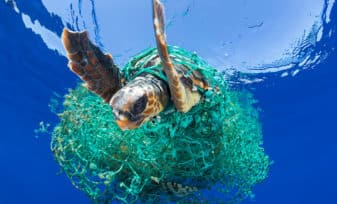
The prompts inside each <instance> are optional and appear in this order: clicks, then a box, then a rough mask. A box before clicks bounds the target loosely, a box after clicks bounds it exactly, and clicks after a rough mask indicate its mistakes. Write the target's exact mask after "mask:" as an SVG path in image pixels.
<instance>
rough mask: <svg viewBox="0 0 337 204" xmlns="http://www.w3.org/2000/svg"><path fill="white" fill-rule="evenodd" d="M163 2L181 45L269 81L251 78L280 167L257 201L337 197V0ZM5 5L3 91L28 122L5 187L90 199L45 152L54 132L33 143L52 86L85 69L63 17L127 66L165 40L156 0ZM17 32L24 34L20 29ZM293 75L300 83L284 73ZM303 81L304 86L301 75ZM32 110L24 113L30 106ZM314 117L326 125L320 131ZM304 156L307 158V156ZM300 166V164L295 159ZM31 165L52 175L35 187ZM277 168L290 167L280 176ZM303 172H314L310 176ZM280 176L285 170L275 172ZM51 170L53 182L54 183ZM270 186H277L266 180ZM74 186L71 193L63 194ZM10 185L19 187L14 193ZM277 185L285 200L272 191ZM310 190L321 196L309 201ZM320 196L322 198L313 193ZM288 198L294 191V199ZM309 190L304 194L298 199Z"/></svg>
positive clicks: (12, 117)
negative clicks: (64, 40)
mask: <svg viewBox="0 0 337 204" xmlns="http://www.w3.org/2000/svg"><path fill="white" fill-rule="evenodd" d="M163 2H164V3H165V6H166V10H167V12H166V15H167V19H166V21H167V24H168V25H167V36H168V41H169V43H170V44H172V45H178V46H181V47H184V48H185V49H188V50H190V51H196V52H197V53H198V54H199V55H200V56H201V57H203V58H204V59H205V60H206V61H208V62H209V63H210V64H211V65H213V66H214V67H216V68H217V69H219V70H221V71H223V72H224V74H225V75H226V76H228V77H229V80H230V81H231V82H232V83H237V84H249V83H256V84H257V85H256V84H255V85H254V86H253V85H252V86H251V87H249V86H248V88H257V89H258V90H260V91H257V93H256V96H257V98H258V99H260V106H261V108H262V110H263V112H262V121H263V124H264V127H265V130H264V135H265V138H266V148H267V151H268V152H270V155H271V157H272V158H273V160H275V162H276V164H275V169H274V171H273V169H272V171H271V176H270V177H271V178H270V180H269V179H267V181H266V184H261V187H259V188H258V189H257V193H256V194H257V198H256V203H271V201H272V202H273V203H282V202H283V203H284V202H287V203H304V202H305V203H310V201H312V203H317V202H318V201H319V198H321V199H322V201H320V202H321V203H336V202H337V200H336V197H332V195H336V194H337V191H336V187H335V185H331V186H329V185H328V184H329V183H330V182H329V180H331V182H333V183H335V182H334V181H337V178H336V176H335V175H334V174H333V173H331V172H333V170H337V168H336V166H335V165H332V164H333V163H336V161H337V158H336V156H335V155H336V154H337V153H336V151H335V150H332V149H336V148H337V147H336V145H335V144H336V141H334V140H333V139H331V138H333V137H336V136H337V133H336V131H335V130H333V129H332V128H331V127H332V126H333V125H332V124H337V121H336V119H335V117H334V115H335V114H336V109H335V108H334V106H333V105H332V104H334V103H333V102H334V101H336V97H335V93H336V92H335V91H336V88H335V86H336V83H335V82H334V81H337V80H336V76H337V75H336V71H333V70H335V69H336V67H337V65H336V60H335V61H334V58H335V57H336V54H335V49H336V46H337V44H336V38H337V37H336V5H335V1H334V0H325V1H324V0H297V1H293V0H284V1H268V0H256V1H249V0H237V1H234V0H232V1H221V0H213V1H206V0H204V1H197V0H186V1H181V0H166V1H163ZM1 4H2V5H1V10H2V11H3V12H2V13H0V16H1V21H0V22H1V24H2V25H1V27H0V28H1V29H0V37H1V41H2V42H3V45H4V46H3V47H2V50H1V55H2V58H0V59H1V60H2V61H1V63H2V64H3V65H4V66H2V67H1V69H2V70H6V69H10V71H4V72H3V74H2V75H1V76H0V79H1V84H2V87H6V88H3V91H2V93H3V94H2V96H1V97H0V99H1V104H2V107H4V116H6V117H7V119H6V121H15V124H17V127H21V129H20V128H19V129H18V130H16V131H17V132H16V133H12V132H11V133H10V131H9V130H8V132H6V131H5V132H4V137H5V136H6V135H7V137H9V136H8V135H9V134H12V135H13V137H14V136H16V137H17V138H15V137H14V138H12V137H11V138H10V139H8V140H6V141H4V142H3V143H2V144H3V145H9V147H11V148H9V147H8V149H7V148H6V147H7V146H6V147H5V146H4V147H3V148H2V149H3V151H4V150H6V154H2V155H1V156H3V161H4V162H3V163H2V165H3V166H1V167H2V169H1V170H0V172H1V174H3V175H2V176H4V179H5V178H6V179H7V180H6V179H5V182H4V183H5V184H6V185H7V187H6V188H5V187H4V189H6V191H5V190H4V191H3V192H4V195H8V196H2V197H1V198H0V203H18V201H19V198H15V196H13V195H17V196H18V197H20V194H21V195H22V196H23V197H24V198H26V199H27V200H28V203H29V202H35V203H46V202H49V203H52V202H54V201H55V200H58V199H56V198H55V199H53V198H52V197H51V192H52V191H53V190H46V191H47V195H48V196H47V197H48V198H47V197H45V198H44V197H43V186H46V188H50V186H57V190H55V191H56V192H57V194H59V195H60V196H61V197H60V198H59V199H60V200H59V201H62V202H64V203H78V202H87V203H89V201H88V200H86V198H85V197H84V195H82V194H81V193H78V192H77V191H76V190H74V189H73V188H72V187H71V185H70V184H69V183H68V181H67V180H66V179H65V178H63V177H62V178H61V179H60V178H59V177H55V178H54V177H52V176H53V175H55V173H56V172H57V165H56V164H55V162H54V161H53V160H52V157H51V156H50V155H48V156H44V155H41V154H46V152H48V148H49V147H47V145H48V141H47V140H48V139H46V140H45V143H44V142H43V141H42V142H40V143H39V145H36V144H35V143H34V146H32V145H31V144H30V143H29V142H30V140H33V136H31V137H30V134H32V132H33V129H34V128H36V127H37V125H38V121H39V120H44V119H45V118H47V117H48V118H52V116H50V114H49V113H48V107H47V104H48V100H49V98H50V97H51V95H52V93H53V92H57V93H59V94H63V93H64V92H65V91H66V89H67V88H69V87H72V86H74V84H75V83H76V80H75V77H73V76H72V74H71V73H70V72H69V73H68V70H67V68H66V60H65V57H64V56H65V52H64V49H63V46H62V44H61V41H60V34H61V31H62V29H63V27H69V28H72V29H74V30H83V29H86V30H88V31H89V33H90V37H91V39H92V40H93V41H95V42H96V43H97V44H98V45H100V46H101V47H102V48H103V49H104V50H105V51H108V52H111V53H112V54H113V56H114V58H115V61H116V62H117V64H119V65H123V64H124V63H125V62H126V61H127V60H128V59H129V58H130V57H132V56H134V55H135V54H137V53H138V52H140V51H141V50H143V49H144V48H147V47H153V46H154V45H155V42H154V38H153V29H152V19H151V15H152V14H151V12H150V11H151V4H150V1H145V0H144V1H140V0H130V1H103V0H97V1H94V0H58V1H54V0H42V1H41V2H40V0H35V1H24V0H22V1H17V2H15V1H11V0H3V1H2V2H1ZM9 31H10V32H13V33H8V32H9ZM22 35H27V36H28V35H29V37H27V38H25V36H22ZM31 36H33V37H31ZM31 38H33V39H31ZM7 41H8V42H12V41H13V42H14V44H15V45H16V47H6V42H7ZM30 41H32V42H34V43H36V42H39V43H40V44H38V45H36V47H35V45H31V44H29V43H30ZM10 45H13V43H12V44H11V43H10ZM21 46H22V47H21ZM43 46H44V47H43ZM46 48H48V49H46ZM9 50H10V51H9ZM11 53H18V54H17V55H15V54H11ZM37 58H39V59H37ZM20 61H21V62H22V63H20ZM20 65H22V66H20ZM319 69H322V70H319ZM323 69H325V70H323ZM328 70H330V71H328ZM331 70H332V71H331ZM301 75H303V76H301ZM333 76H334V77H333ZM329 77H330V78H329ZM331 77H332V78H331ZM287 78H288V81H282V79H283V80H286V79H287ZM301 83H303V86H301V85H299V84H301ZM275 84H276V85H275ZM273 86H274V87H273ZM32 87H33V88H34V89H32ZM266 87H272V88H270V89H268V88H266ZM296 87H297V88H296ZM298 87H301V88H298ZM9 90H12V91H9ZM288 92H290V93H288ZM277 94H279V95H277ZM296 96H297V97H296ZM21 108H22V111H21V112H19V111H18V110H21ZM294 113H296V114H298V115H299V116H298V118H296V116H293V114H294ZM296 114H295V115H296ZM18 115H22V116H20V117H18ZM314 119H316V120H317V121H316V120H314ZM28 120H29V121H28ZM54 120H55V118H54ZM4 121H5V119H4ZM271 121H273V122H271ZM13 123H14V122H13ZM3 124H5V125H6V124H7V123H6V122H4V123H3ZM22 125H25V126H24V127H25V128H23V126H22ZM8 127H9V126H8ZM13 127H16V126H15V125H14V126H13ZM309 127H311V128H315V127H317V129H314V130H310V128H309ZM329 128H331V129H329ZM12 129H13V128H12ZM285 129H286V130H285ZM21 130H22V131H21ZM24 130H26V131H24ZM29 131H31V133H29ZM275 132H278V133H275ZM310 133H312V134H310ZM24 134H27V135H24ZM278 135H279V137H278ZM328 135H329V136H330V137H328ZM20 137H25V139H22V138H21V139H20ZM20 141H26V142H27V141H29V142H28V143H24V142H22V144H21V145H22V147H21V148H20V149H15V148H12V146H13V147H14V146H16V147H20V146H18V145H16V142H20ZM310 142H312V143H310ZM319 142H326V143H322V144H320V143H319ZM315 143H318V144H317V145H318V146H316V145H314V144H315ZM41 145H45V147H44V148H43V150H38V149H34V148H38V147H41ZM288 145H289V146H288ZM303 145H304V146H305V145H307V147H308V148H307V149H306V148H304V149H303V150H301V151H296V148H297V147H298V148H300V147H302V148H303ZM268 148H269V149H268ZM292 148H294V149H292ZM315 148H317V149H315ZM31 149H34V154H33V155H34V159H32V160H30V159H26V160H25V161H24V162H22V166H18V167H16V169H21V170H20V171H19V170H15V171H11V170H10V169H9V166H10V165H12V163H15V162H14V161H15V159H11V158H12V157H11V155H9V153H8V152H10V151H14V150H15V151H14V152H15V153H17V156H13V158H16V159H17V158H22V157H24V156H25V153H26V151H31ZM24 150H26V151H24ZM35 151H36V152H35ZM4 152H5V151H4ZM35 153H36V154H35ZM40 153H41V154H40ZM37 155H38V156H37ZM323 155H324V156H325V157H324V156H323ZM40 157H42V158H43V159H41V158H40ZM294 158H295V159H294ZM36 159H38V160H36ZM282 159H284V160H282ZM291 159H294V160H291ZM47 160H48V162H47ZM285 160H287V162H288V163H286V162H285ZM311 160H312V161H313V163H315V164H316V165H318V166H319V165H321V168H319V167H317V168H316V169H313V167H312V166H311V165H315V164H313V163H312V162H311ZM6 161H7V163H6ZM298 163H299V164H302V163H303V165H302V166H301V165H300V166H298ZM37 164H39V166H36V165H37ZM278 164H280V165H279V166H278ZM282 164H284V165H282ZM30 165H32V166H34V165H35V167H36V168H34V169H30V168H28V169H27V171H26V173H25V167H28V166H30ZM48 165H51V166H52V167H51V169H48V168H47V167H46V166H48ZM294 166H296V167H298V168H297V169H294V168H292V167H294ZM41 168H42V169H43V171H41ZM306 171H308V172H309V173H308V172H306ZM285 172H287V173H289V174H290V173H294V174H296V175H297V176H298V177H296V176H294V175H293V176H291V175H289V177H291V178H293V179H289V180H287V178H288V177H287V175H285ZM303 172H304V173H303ZM305 172H306V173H307V174H306V173H305ZM324 172H325V173H324ZM45 173H48V174H46V175H45ZM6 175H7V176H6ZM30 175H33V176H32V178H35V179H36V178H38V175H42V178H44V179H43V181H39V182H38V183H39V184H41V186H40V187H35V188H36V189H35V188H33V189H30V186H31V183H32V182H34V180H33V179H31V180H29V178H26V177H29V176H30ZM277 175H282V176H283V177H280V178H278V177H277ZM300 175H307V177H304V178H302V177H300ZM9 176H11V177H13V182H10V180H8V179H9ZM275 177H276V178H278V179H279V180H277V179H276V181H275V180H273V178H275ZM294 177H296V178H298V179H296V178H294ZM309 177H310V178H309ZM1 178H3V177H1ZM23 178H24V179H23ZM320 178H322V179H323V180H324V179H325V180H326V181H327V182H323V181H322V180H321V179H320ZM22 179H23V180H22ZM25 179H26V180H25ZM48 179H51V181H50V182H48V181H47V180H48ZM20 182H23V183H20ZM56 182H60V183H56ZM286 182H295V183H286ZM20 185H21V186H20ZM264 185H265V186H267V187H265V188H264V187H263V186H264ZM290 185H295V186H297V188H296V189H297V191H296V190H295V187H294V189H293V191H290V190H289V191H287V189H286V188H288V187H289V186H290ZM322 185H324V186H322ZM8 186H9V187H8ZM63 186H64V187H63ZM276 186H281V187H282V188H281V187H276ZM325 186H327V188H326V189H325V191H324V192H321V191H319V192H318V193H317V194H316V195H313V194H314V193H315V191H313V190H312V189H316V188H323V189H324V188H325ZM62 188H64V189H62ZM267 188H268V189H271V190H270V191H271V192H269V191H268V190H267ZM25 189H30V190H25ZM51 189H53V188H51ZM55 189H56V188H55ZM65 189H67V190H66V191H68V192H69V194H67V193H64V192H63V190H65ZM261 189H262V190H261ZM273 189H276V190H274V191H273ZM282 189H283V190H284V195H283V194H282V192H283V190H282ZM290 189H292V188H290ZM298 189H302V190H298ZM9 191H10V192H12V193H7V192H9ZM275 191H280V192H279V193H275ZM281 191H282V192H281ZM15 192H17V194H16V193H15ZM25 192H29V193H27V194H26V193H25ZM266 192H268V193H269V194H270V195H273V197H274V198H270V199H269V200H268V198H269V197H268V196H267V195H266V194H267V193H266ZM32 193H36V194H34V195H33V194H32ZM301 193H302V194H303V195H302V194H301ZM0 194H1V195H3V194H2V193H0ZM305 194H311V195H308V199H305V198H304V197H303V196H304V195H305ZM41 196H42V198H41V199H39V197H41ZM55 196H56V195H55ZM301 196H302V197H301ZM311 196H312V197H313V198H312V199H309V198H310V197H311ZM287 197H288V198H291V199H290V200H287V199H286V198H287ZM297 197H299V199H298V200H296V199H295V198H297ZM29 198H30V199H29ZM66 198H68V200H65V199H66ZM1 199H3V200H1ZM1 201H3V202H1ZM281 201H282V202H281ZM249 202H250V201H249ZM55 203H56V201H55Z"/></svg>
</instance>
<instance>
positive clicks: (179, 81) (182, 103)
mask: <svg viewBox="0 0 337 204" xmlns="http://www.w3.org/2000/svg"><path fill="white" fill-rule="evenodd" d="M153 24H154V30H155V37H156V42H157V49H158V53H159V56H160V59H161V62H162V65H163V68H164V72H165V74H166V76H167V79H168V84H169V87H170V92H171V96H172V100H173V102H174V105H175V107H176V108H177V110H178V111H180V112H187V111H189V110H190V109H191V108H192V107H193V106H194V105H195V104H197V103H198V102H199V101H200V97H201V95H200V93H199V92H197V91H192V89H191V88H190V87H189V84H188V83H187V84H186V83H184V78H183V77H181V76H180V75H179V73H178V72H177V70H176V69H175V67H174V64H173V62H172V60H171V58H170V55H169V52H168V49H167V43H166V37H165V22H164V8H163V5H162V4H161V2H160V0H153ZM192 80H193V79H192Z"/></svg>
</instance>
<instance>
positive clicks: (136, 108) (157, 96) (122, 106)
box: [109, 77, 168, 130]
mask: <svg viewBox="0 0 337 204" xmlns="http://www.w3.org/2000/svg"><path fill="white" fill-rule="evenodd" d="M143 78H144V79H143ZM152 82H153V81H149V80H148V79H146V78H145V77H137V78H136V79H135V80H134V81H132V82H130V83H129V84H127V85H126V86H124V87H123V88H121V89H120V90H119V91H118V92H117V93H115V95H114V96H113V97H112V98H111V100H110V103H109V104H110V107H111V108H112V111H113V114H114V117H115V120H116V123H117V125H118V126H119V127H120V128H121V129H122V130H126V129H129V130H130V129H135V128H137V127H139V126H141V125H142V124H143V123H144V122H145V121H147V120H149V119H150V118H152V117H153V116H155V115H158V114H159V113H160V112H161V111H162V110H163V109H164V108H165V106H166V104H167V103H168V92H166V91H161V90H160V89H161V83H160V82H159V81H157V82H156V81H155V82H153V83H152ZM155 83H157V84H155Z"/></svg>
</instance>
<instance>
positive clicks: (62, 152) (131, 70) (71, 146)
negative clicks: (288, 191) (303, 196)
mask: <svg viewBox="0 0 337 204" xmlns="http://www.w3.org/2000/svg"><path fill="white" fill-rule="evenodd" d="M169 52H170V54H171V55H172V56H173V57H172V58H173V60H174V63H175V64H184V65H187V66H189V67H191V68H192V69H195V70H198V71H200V72H201V73H202V74H203V75H204V76H205V77H206V78H207V80H208V82H209V83H210V85H211V87H212V89H211V90H208V91H205V92H204V93H203V98H202V101H201V102H200V103H199V104H198V105H196V106H195V107H193V108H192V109H191V110H190V111H189V112H187V113H180V112H178V111H175V110H174V107H173V105H171V106H170V107H169V108H167V109H166V110H165V111H164V112H162V113H161V114H160V115H159V116H158V117H155V118H153V119H152V120H151V121H149V122H147V123H145V124H144V125H143V126H141V127H140V128H137V129H135V130H129V131H121V130H120V129H119V128H118V126H117V125H116V124H115V122H114V118H113V115H112V111H111V108H110V107H109V105H108V104H105V103H104V102H103V100H102V99H101V98H99V97H98V96H96V95H94V94H92V93H91V92H89V91H88V90H87V89H85V88H84V87H82V86H78V87H77V88H76V89H75V90H70V92H69V93H68V94H67V95H66V96H65V101H64V103H63V106H64V111H63V113H60V114H59V117H60V123H59V124H58V125H57V126H56V127H55V128H54V131H53V135H52V142H51V149H52V151H53V153H54V155H55V158H56V160H57V161H58V163H59V164H60V165H61V167H62V169H63V170H64V172H65V173H66V175H67V176H68V177H69V178H70V180H71V182H72V183H73V185H74V186H76V187H77V188H78V189H80V190H82V191H84V192H85V193H86V194H87V195H88V196H89V197H90V198H92V199H93V200H94V201H95V202H97V203H108V202H110V201H113V200H115V201H119V202H123V203H141V202H145V203H158V202H165V201H167V202H168V201H176V202H182V203H185V202H188V203H193V202H197V203H200V202H204V203H207V201H209V202H211V203H214V202H237V201H240V200H242V199H244V198H246V197H249V196H252V195H253V194H252V187H253V186H254V185H255V184H256V183H259V182H261V181H263V180H264V179H265V178H266V176H267V173H268V169H269V165H270V160H269V158H268V156H267V155H266V154H265V153H264V151H263V148H262V147H260V145H261V144H262V134H261V126H260V123H259V121H258V112H257V111H256V110H255V109H254V108H253V106H252V104H253V103H254V100H253V99H252V98H251V96H250V94H248V93H245V92H238V91H231V90H230V89H229V88H228V87H227V84H226V82H225V80H224V79H223V76H222V75H221V74H220V73H219V72H217V71H216V70H215V69H214V68H212V67H210V66H209V65H208V64H207V63H206V62H204V61H203V60H202V59H200V58H199V57H198V56H197V55H196V54H193V53H190V52H187V51H184V50H182V49H181V48H177V47H169ZM155 54H157V50H156V49H148V50H145V51H144V52H142V53H141V54H139V55H138V56H136V57H134V58H133V59H132V60H131V61H130V62H129V63H127V64H126V66H125V67H124V68H123V69H122V75H123V76H124V78H125V79H126V80H127V81H129V80H131V79H132V78H133V77H135V76H136V75H138V74H141V73H140V72H144V71H146V72H151V73H152V74H155V75H156V76H158V77H160V78H163V79H166V77H165V75H163V73H162V72H161V71H160V69H158V67H150V68H147V69H145V70H140V69H139V67H141V66H142V64H144V63H146V62H147V61H148V60H149V59H150V58H151V56H153V55H155ZM185 74H187V75H188V74H189V73H185ZM169 182H171V184H172V183H173V184H174V185H176V186H177V185H181V186H189V187H190V188H189V189H193V192H192V191H191V192H190V193H186V192H174V191H170V190H168V189H167V188H165V185H164V184H166V183H169ZM207 189H211V190H212V191H213V190H214V189H215V190H218V191H219V192H221V196H218V197H217V198H215V197H212V199H211V200H210V199H209V194H207V192H206V193H205V191H207ZM215 199H216V200H215Z"/></svg>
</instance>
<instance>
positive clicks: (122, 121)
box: [113, 110, 138, 131]
mask: <svg viewBox="0 0 337 204" xmlns="http://www.w3.org/2000/svg"><path fill="white" fill-rule="evenodd" d="M113 115H114V117H115V120H116V123H117V125H118V127H119V128H120V129H122V130H123V131H124V130H132V129H135V128H137V127H138V125H137V124H135V123H133V122H131V121H130V120H129V118H128V117H126V116H125V115H123V114H120V113H119V111H117V110H113Z"/></svg>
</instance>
